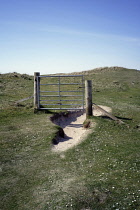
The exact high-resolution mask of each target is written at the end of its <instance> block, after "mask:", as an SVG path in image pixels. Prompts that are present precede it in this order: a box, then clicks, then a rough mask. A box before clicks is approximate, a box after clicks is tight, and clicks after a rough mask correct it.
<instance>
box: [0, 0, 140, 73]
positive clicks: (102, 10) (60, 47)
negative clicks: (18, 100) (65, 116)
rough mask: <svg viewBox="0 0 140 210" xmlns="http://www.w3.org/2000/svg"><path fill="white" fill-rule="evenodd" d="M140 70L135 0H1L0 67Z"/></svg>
mask: <svg viewBox="0 0 140 210" xmlns="http://www.w3.org/2000/svg"><path fill="white" fill-rule="evenodd" d="M104 66H123V67H127V68H133V69H140V0H0V72H1V73H7V72H14V71H15V72H19V73H27V74H31V75H33V73H34V72H35V71H39V72H41V74H50V73H63V72H64V73H68V72H74V71H83V70H89V69H93V68H96V67H104Z"/></svg>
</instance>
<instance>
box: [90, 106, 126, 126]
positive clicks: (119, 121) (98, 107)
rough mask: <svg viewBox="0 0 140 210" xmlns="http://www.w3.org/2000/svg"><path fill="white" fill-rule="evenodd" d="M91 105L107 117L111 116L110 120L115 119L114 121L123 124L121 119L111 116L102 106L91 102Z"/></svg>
mask: <svg viewBox="0 0 140 210" xmlns="http://www.w3.org/2000/svg"><path fill="white" fill-rule="evenodd" d="M93 107H94V108H96V109H98V110H100V111H101V112H102V113H104V114H105V115H106V116H107V117H109V118H111V119H112V120H115V121H116V122H118V123H120V124H123V123H124V122H123V121H121V120H120V119H118V118H117V117H115V116H113V115H112V114H110V113H108V112H107V111H105V110H104V109H103V108H101V107H100V106H98V105H97V104H95V103H93Z"/></svg>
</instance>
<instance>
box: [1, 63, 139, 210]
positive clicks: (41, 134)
mask: <svg viewBox="0 0 140 210" xmlns="http://www.w3.org/2000/svg"><path fill="white" fill-rule="evenodd" d="M82 73H83V74H84V75H85V79H92V84H93V102H95V103H96V104H102V105H106V106H110V107H111V108H112V109H113V115H115V116H117V117H119V118H120V119H121V120H123V121H124V122H125V123H127V124H128V125H129V127H127V126H126V125H125V124H121V125H119V124H117V123H115V122H114V121H112V120H110V119H108V118H101V117H91V118H90V121H93V123H96V124H97V126H96V128H94V129H93V131H92V132H91V133H90V134H89V136H88V137H87V139H86V140H85V141H83V142H82V143H81V144H80V145H78V146H76V147H74V148H72V149H70V150H68V151H66V152H64V153H59V154H58V153H53V152H52V151H51V147H52V144H51V140H52V139H53V137H54V136H55V133H56V132H57V130H58V128H57V126H55V125H54V124H52V122H51V121H50V117H51V116H52V114H53V113H51V112H50V113H49V112H48V113H45V112H38V113H36V114H34V112H33V108H32V100H29V101H26V102H22V103H21V104H20V105H21V106H15V103H14V102H15V101H17V100H20V99H21V98H25V97H28V96H30V95H32V94H33V77H31V76H28V75H20V74H17V73H13V74H6V75H0V80H1V112H0V119H1V120H0V142H1V153H0V159H1V167H0V173H1V178H0V181H1V183H0V185H1V209H3V210H11V209H19V210H23V209H36V210H38V209H42V210H45V209H51V210H52V209H74V210H77V209H78V210H82V209H139V208H140V189H139V172H140V168H139V160H140V155H139V147H140V143H139V139H140V122H139V119H140V100H139V99H140V94H139V93H140V91H139V89H140V88H139V87H140V72H139V71H135V70H128V69H124V68H120V67H112V68H108V67H105V68H100V69H95V70H91V71H86V72H82ZM15 75H16V76H15ZM17 87H18V88H17ZM90 129H92V128H90Z"/></svg>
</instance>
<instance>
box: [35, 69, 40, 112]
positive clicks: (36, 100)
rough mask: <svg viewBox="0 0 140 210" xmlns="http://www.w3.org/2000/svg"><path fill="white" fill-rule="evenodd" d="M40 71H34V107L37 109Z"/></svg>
mask: <svg viewBox="0 0 140 210" xmlns="http://www.w3.org/2000/svg"><path fill="white" fill-rule="evenodd" d="M38 76H40V72H34V108H35V109H39V88H40V87H39V86H40V84H39V83H40V77H38Z"/></svg>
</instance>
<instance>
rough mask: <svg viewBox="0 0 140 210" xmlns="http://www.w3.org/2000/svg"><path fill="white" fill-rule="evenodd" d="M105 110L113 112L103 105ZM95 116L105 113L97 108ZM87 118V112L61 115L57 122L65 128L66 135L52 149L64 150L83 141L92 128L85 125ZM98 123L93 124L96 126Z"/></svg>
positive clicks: (55, 150) (94, 111)
mask: <svg viewBox="0 0 140 210" xmlns="http://www.w3.org/2000/svg"><path fill="white" fill-rule="evenodd" d="M100 107H101V108H103V109H104V110H105V111H107V112H110V113H111V111H112V110H111V108H110V107H107V106H101V105H100ZM93 116H103V113H102V112H101V111H99V110H97V109H95V108H94V109H93ZM85 120H86V114H85V113H84V114H83V113H81V112H80V113H79V112H75V113H72V114H71V115H69V117H60V119H58V120H57V122H56V124H57V125H59V126H60V127H62V128H63V130H64V133H65V136H64V138H59V139H58V141H59V143H58V144H57V145H54V146H53V148H52V150H53V151H54V152H63V151H66V150H68V149H70V148H71V147H74V146H76V145H77V144H79V143H80V142H81V141H83V140H84V139H85V138H86V136H87V135H88V134H89V132H90V131H91V129H90V128H89V129H85V128H84V127H83V122H84V121H85ZM95 126H96V125H95V124H94V125H92V128H94V127H95Z"/></svg>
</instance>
